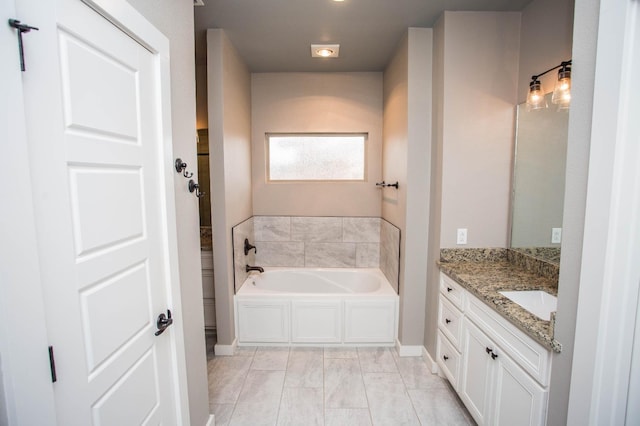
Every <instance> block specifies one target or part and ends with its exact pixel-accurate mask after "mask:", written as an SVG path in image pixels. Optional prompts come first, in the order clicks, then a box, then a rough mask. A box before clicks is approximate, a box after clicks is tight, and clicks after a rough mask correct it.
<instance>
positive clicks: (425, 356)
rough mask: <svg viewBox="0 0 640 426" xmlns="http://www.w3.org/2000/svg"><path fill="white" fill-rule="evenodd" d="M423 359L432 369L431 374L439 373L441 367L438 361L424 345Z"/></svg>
mask: <svg viewBox="0 0 640 426" xmlns="http://www.w3.org/2000/svg"><path fill="white" fill-rule="evenodd" d="M422 359H423V360H424V362H425V364H427V366H428V367H429V370H431V374H437V373H438V371H439V370H440V367H438V363H437V362H435V361H434V360H433V358H431V355H429V352H427V348H425V347H424V346H423V347H422Z"/></svg>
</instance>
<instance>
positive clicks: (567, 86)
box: [551, 65, 571, 107]
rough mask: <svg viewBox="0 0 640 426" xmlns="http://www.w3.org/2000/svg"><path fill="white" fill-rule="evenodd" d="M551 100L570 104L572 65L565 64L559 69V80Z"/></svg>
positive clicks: (555, 102) (556, 102)
mask: <svg viewBox="0 0 640 426" xmlns="http://www.w3.org/2000/svg"><path fill="white" fill-rule="evenodd" d="M551 102H553V103H554V104H566V105H567V107H568V104H569V103H570V102H571V67H570V66H568V65H565V66H563V67H562V68H560V71H558V81H556V85H555V87H554V89H553V95H552V96H551Z"/></svg>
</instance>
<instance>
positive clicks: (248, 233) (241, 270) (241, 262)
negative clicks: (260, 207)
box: [231, 217, 256, 291]
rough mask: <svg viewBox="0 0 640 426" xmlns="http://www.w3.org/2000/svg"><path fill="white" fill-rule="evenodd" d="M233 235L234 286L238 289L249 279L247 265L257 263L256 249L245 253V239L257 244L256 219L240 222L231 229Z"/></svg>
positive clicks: (251, 218)
mask: <svg viewBox="0 0 640 426" xmlns="http://www.w3.org/2000/svg"><path fill="white" fill-rule="evenodd" d="M231 235H232V238H233V277H234V280H235V282H234V286H235V287H234V288H235V290H236V291H238V290H240V287H241V286H242V284H243V283H244V281H245V280H246V279H247V276H248V274H247V271H246V269H245V267H246V265H251V266H255V265H256V255H255V250H251V251H250V252H249V254H248V255H246V256H245V254H244V239H245V238H247V239H249V242H250V243H251V244H253V245H256V244H255V242H254V238H253V235H254V220H253V217H250V218H249V219H247V220H245V221H244V222H241V223H239V224H238V225H236V226H234V227H233V228H232V229H231Z"/></svg>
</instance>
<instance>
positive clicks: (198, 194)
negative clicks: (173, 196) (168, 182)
mask: <svg viewBox="0 0 640 426" xmlns="http://www.w3.org/2000/svg"><path fill="white" fill-rule="evenodd" d="M194 191H195V193H196V197H198V198H200V197H204V194H205V193H204V192H200V185H198V184H197V183H195V182H194V181H193V179H190V180H189V192H194Z"/></svg>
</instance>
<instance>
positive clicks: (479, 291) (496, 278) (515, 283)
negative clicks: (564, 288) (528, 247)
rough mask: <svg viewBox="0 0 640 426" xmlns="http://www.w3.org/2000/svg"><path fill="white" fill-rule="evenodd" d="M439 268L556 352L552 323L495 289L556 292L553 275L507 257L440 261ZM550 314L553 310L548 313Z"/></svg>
mask: <svg viewBox="0 0 640 426" xmlns="http://www.w3.org/2000/svg"><path fill="white" fill-rule="evenodd" d="M438 264H439V266H440V270H441V271H442V272H444V273H445V274H446V275H448V276H449V277H451V278H452V279H453V280H455V281H456V282H457V283H459V284H460V285H462V286H463V287H464V288H465V289H467V290H468V291H469V292H471V293H472V294H473V295H474V296H476V297H477V298H479V299H480V300H482V301H483V302H484V303H486V304H487V305H488V306H490V307H491V308H492V309H493V310H495V311H496V312H498V313H499V314H500V315H502V316H503V317H504V318H506V319H507V320H508V321H509V322H511V323H512V324H513V325H515V326H516V327H518V328H519V329H520V330H522V331H524V332H525V333H526V334H527V335H529V336H531V337H532V338H533V339H535V340H536V341H537V342H539V343H540V344H541V345H543V346H545V347H546V348H548V349H550V350H552V351H555V352H560V351H561V350H562V346H561V344H560V343H559V342H557V341H556V340H555V339H554V338H553V325H552V322H551V321H545V320H542V319H540V318H538V317H537V316H535V315H533V314H532V313H530V312H529V311H527V310H525V309H524V308H522V307H521V306H520V305H518V304H516V303H514V302H512V301H511V300H509V299H507V298H506V297H504V296H503V295H501V294H500V293H498V292H499V291H505V290H543V291H546V292H547V293H550V294H553V295H554V296H557V294H558V281H557V279H554V278H551V277H547V276H544V275H540V274H536V273H534V272H531V271H529V270H527V269H525V268H524V267H522V266H519V265H516V264H514V263H512V262H509V261H508V260H506V259H505V260H499V259H491V260H479V261H451V262H449V261H440V262H438ZM552 316H553V314H552Z"/></svg>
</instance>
